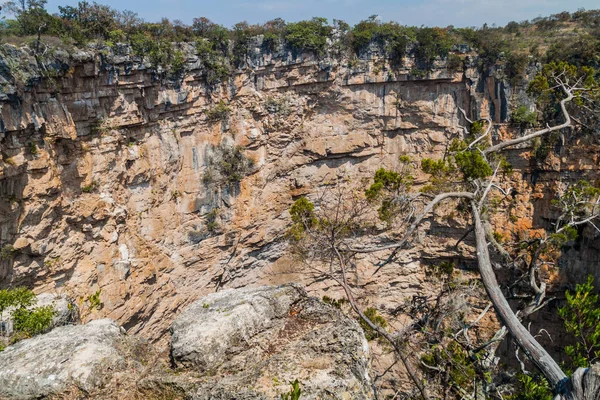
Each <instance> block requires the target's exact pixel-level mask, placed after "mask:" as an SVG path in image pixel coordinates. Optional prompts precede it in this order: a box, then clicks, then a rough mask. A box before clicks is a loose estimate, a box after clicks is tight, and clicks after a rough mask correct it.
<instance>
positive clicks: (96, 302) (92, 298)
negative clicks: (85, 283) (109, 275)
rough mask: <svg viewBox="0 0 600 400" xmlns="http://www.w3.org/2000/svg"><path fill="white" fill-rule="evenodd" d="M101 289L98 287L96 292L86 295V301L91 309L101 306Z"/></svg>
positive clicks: (97, 308) (98, 308)
mask: <svg viewBox="0 0 600 400" xmlns="http://www.w3.org/2000/svg"><path fill="white" fill-rule="evenodd" d="M101 293H102V289H98V290H97V291H96V292H94V293H92V294H90V295H89V296H88V297H87V302H88V305H89V307H90V311H91V310H100V309H101V308H102V300H100V294H101Z"/></svg>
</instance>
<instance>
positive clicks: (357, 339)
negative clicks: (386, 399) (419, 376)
mask: <svg viewBox="0 0 600 400" xmlns="http://www.w3.org/2000/svg"><path fill="white" fill-rule="evenodd" d="M171 333H172V342H171V357H172V360H173V362H174V363H175V365H176V366H177V367H179V368H180V369H184V370H188V371H195V372H197V373H200V374H202V375H204V377H205V378H204V380H203V381H201V382H199V383H198V386H197V389H196V390H195V393H194V394H193V396H192V397H193V398H196V399H241V398H244V399H273V398H279V396H280V394H281V393H284V392H287V391H288V390H289V388H290V385H289V382H290V381H293V380H295V379H298V380H299V381H300V384H301V387H302V399H316V398H319V399H333V398H336V399H337V398H343V399H364V398H370V397H371V389H370V381H369V377H368V374H367V365H368V360H369V353H368V344H367V341H366V339H365V337H364V333H363V332H362V330H361V328H360V327H359V325H358V324H357V323H356V321H354V320H353V319H351V318H348V317H346V316H344V315H343V314H342V313H341V312H339V311H338V310H337V309H335V308H333V307H331V306H328V305H326V304H324V303H322V302H321V301H319V300H317V299H314V298H310V297H308V295H307V294H306V292H305V291H304V290H303V289H301V288H300V287H298V286H296V285H283V286H278V287H260V288H244V289H235V290H224V291H222V292H218V293H214V294H211V295H209V296H207V297H204V298H202V299H200V300H198V301H196V302H195V303H193V304H192V305H191V306H189V307H188V308H187V309H186V310H185V311H184V312H183V313H181V315H180V316H179V317H178V318H177V320H176V321H175V322H174V323H173V324H172V326H171Z"/></svg>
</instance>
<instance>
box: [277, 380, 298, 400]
mask: <svg viewBox="0 0 600 400" xmlns="http://www.w3.org/2000/svg"><path fill="white" fill-rule="evenodd" d="M290 385H292V389H291V390H290V391H289V392H287V393H283V394H282V395H281V400H298V399H300V396H301V395H302V389H300V382H298V379H294V382H290Z"/></svg>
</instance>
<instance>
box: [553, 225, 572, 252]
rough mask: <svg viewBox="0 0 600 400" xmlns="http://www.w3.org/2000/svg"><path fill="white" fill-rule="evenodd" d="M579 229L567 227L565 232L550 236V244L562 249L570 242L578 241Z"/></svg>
mask: <svg viewBox="0 0 600 400" xmlns="http://www.w3.org/2000/svg"><path fill="white" fill-rule="evenodd" d="M577 236H578V232H577V229H576V228H574V227H572V226H566V227H565V228H564V230H562V231H560V232H556V233H551V234H550V235H549V242H550V243H551V244H552V245H553V246H554V247H555V248H558V249H560V248H561V247H562V246H564V245H565V244H567V243H568V242H570V241H573V240H575V239H577Z"/></svg>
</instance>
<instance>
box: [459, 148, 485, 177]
mask: <svg viewBox="0 0 600 400" xmlns="http://www.w3.org/2000/svg"><path fill="white" fill-rule="evenodd" d="M454 159H455V160H456V164H457V165H458V167H459V168H460V170H461V172H462V173H463V174H464V176H465V178H466V179H481V178H485V177H488V176H490V175H492V173H493V171H492V167H491V166H490V164H488V163H487V161H486V160H485V158H483V156H482V155H481V153H480V152H478V151H463V152H460V153H457V154H456V155H455V156H454Z"/></svg>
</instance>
